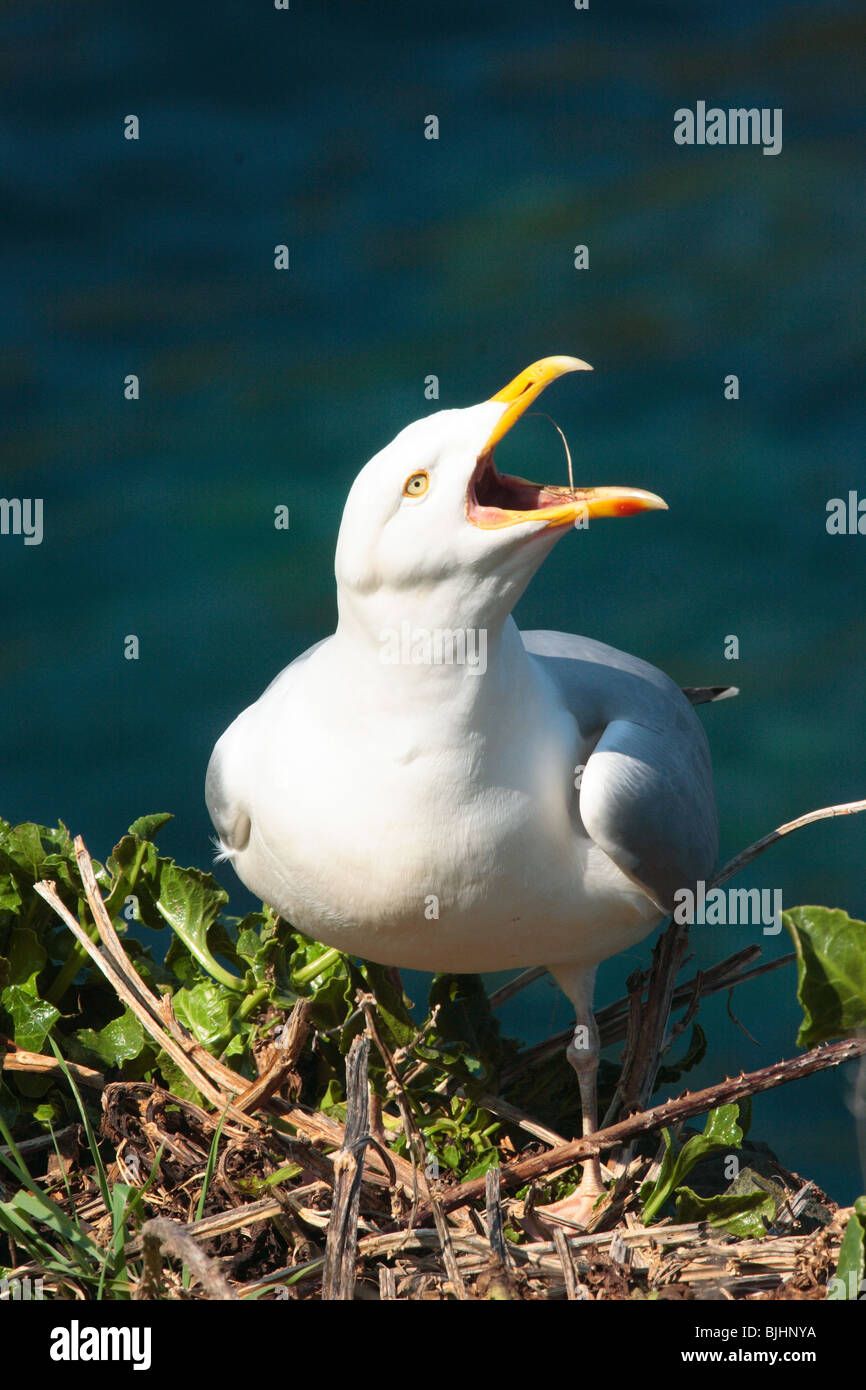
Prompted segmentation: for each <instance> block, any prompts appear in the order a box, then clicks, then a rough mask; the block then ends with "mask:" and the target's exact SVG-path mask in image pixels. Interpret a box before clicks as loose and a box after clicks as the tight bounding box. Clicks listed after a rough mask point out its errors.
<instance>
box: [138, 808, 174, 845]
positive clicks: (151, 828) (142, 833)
mask: <svg viewBox="0 0 866 1390" xmlns="http://www.w3.org/2000/svg"><path fill="white" fill-rule="evenodd" d="M170 820H174V816H173V815H172V814H171V812H170V811H156V812H154V814H153V815H150V816H139V817H138V820H134V821H133V822H132V825H131V826H130V827H129V833H130V835H136V836H137V837H138V839H139V840H152V839H153V838H154V836H155V835H156V832H157V831H158V830H161V829H162V827H163V826H164V825H167V824H168V822H169V821H170Z"/></svg>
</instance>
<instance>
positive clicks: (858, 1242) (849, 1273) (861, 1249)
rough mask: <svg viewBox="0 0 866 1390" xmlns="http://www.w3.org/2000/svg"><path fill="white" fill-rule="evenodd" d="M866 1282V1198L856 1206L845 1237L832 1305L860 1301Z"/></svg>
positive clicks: (832, 1284) (831, 1293) (833, 1281)
mask: <svg viewBox="0 0 866 1390" xmlns="http://www.w3.org/2000/svg"><path fill="white" fill-rule="evenodd" d="M864 1279H866V1197H858V1198H857V1201H856V1202H855V1203H854V1211H853V1212H852V1214H851V1216H850V1218H849V1220H848V1224H847V1226H846V1227H845V1234H844V1235H843V1237H842V1243H841V1245H840V1246H839V1261H838V1263H837V1265H836V1277H835V1279H831V1281H830V1286H829V1292H828V1294H827V1298H828V1300H829V1301H830V1302H836V1303H838V1302H840V1301H851V1300H859V1298H860V1296H861V1293H862V1292H863V1280H864Z"/></svg>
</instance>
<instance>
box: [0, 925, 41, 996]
mask: <svg viewBox="0 0 866 1390" xmlns="http://www.w3.org/2000/svg"><path fill="white" fill-rule="evenodd" d="M8 949H9V956H8V959H9V983H10V985H21V987H22V988H23V989H26V990H28V991H29V992H30V993H31V994H38V992H39V991H38V989H37V988H36V977H37V975H38V974H39V972H40V970H42V969H43V967H44V965H45V962H46V960H47V959H48V953H47V951H46V950H45V947H44V946H42V945H41V943H40V942H39V941H38V939H37V937H36V933H35V932H34V931H31V930H30V928H29V927H17V928H16V929H15V931H13V933H12V940H11V942H10V943H9V948H8Z"/></svg>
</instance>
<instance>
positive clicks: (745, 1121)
mask: <svg viewBox="0 0 866 1390" xmlns="http://www.w3.org/2000/svg"><path fill="white" fill-rule="evenodd" d="M750 1119H751V1101H749V1102H745V1101H741V1102H740V1104H739V1105H720V1106H719V1107H718V1108H717V1109H716V1110H711V1111H710V1113H709V1116H708V1117H707V1123H706V1124H705V1126H704V1132H703V1134H694V1135H692V1137H691V1138H690V1139H689V1140H688V1141H687V1142H686V1143H685V1144H684V1145H683V1147H682V1148H681V1149H680V1151H679V1153H675V1152H674V1148H673V1143H672V1140H671V1135H670V1131H669V1130H667V1129H664V1130H662V1137H663V1139H664V1143H665V1155H664V1158H663V1160H662V1165H661V1170H660V1172H659V1176H658V1178H657V1179H656V1181H655V1182H645V1183H644V1184H643V1186H642V1188H641V1190H640V1200H641V1204H642V1206H643V1217H644V1221H645V1222H649V1221H651V1220H653V1218H654V1217H656V1216H657V1215H658V1213H659V1212H660V1211H661V1209H662V1207H663V1206H664V1205H665V1202H667V1201H668V1199H669V1198H670V1197H672V1196H673V1194H674V1191H675V1190H676V1188H678V1187H679V1186H680V1185H681V1184H682V1183H683V1182H684V1181H685V1179H686V1176H687V1174H688V1173H690V1172H691V1170H692V1168H694V1166H695V1164H696V1163H700V1162H701V1161H702V1159H705V1158H709V1157H710V1156H711V1155H712V1154H714V1153H718V1152H719V1151H720V1150H727V1151H728V1152H729V1153H734V1152H736V1151H737V1150H738V1149H739V1148H740V1146H741V1145H742V1142H743V1140H744V1138H745V1137H746V1133H747V1132H748V1128H749V1121H750Z"/></svg>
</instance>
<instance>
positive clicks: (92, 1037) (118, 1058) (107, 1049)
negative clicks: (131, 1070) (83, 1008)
mask: <svg viewBox="0 0 866 1390" xmlns="http://www.w3.org/2000/svg"><path fill="white" fill-rule="evenodd" d="M75 1036H76V1037H77V1038H78V1041H79V1042H80V1043H81V1044H82V1046H83V1047H86V1048H87V1049H88V1050H89V1051H90V1052H95V1053H96V1055H97V1057H99V1059H100V1060H101V1061H102V1062H103V1063H104V1064H105V1065H106V1066H109V1067H120V1066H123V1063H124V1062H128V1061H131V1060H132V1058H133V1057H137V1056H138V1054H139V1053H140V1052H141V1049H142V1048H143V1047H144V1044H145V1036H144V1029H143V1028H142V1026H141V1024H140V1023H139V1021H138V1019H137V1018H136V1016H135V1014H134V1013H133V1012H132V1010H131V1009H129V1008H125V1009H124V1011H123V1013H122V1014H121V1015H120V1017H119V1018H113V1019H112V1020H111V1022H110V1023H106V1025H105V1027H104V1028H102V1029H100V1031H99V1032H98V1033H96V1032H94V1030H93V1029H92V1028H80V1029H79V1030H78V1032H77V1033H76V1035H75Z"/></svg>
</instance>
